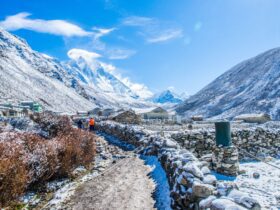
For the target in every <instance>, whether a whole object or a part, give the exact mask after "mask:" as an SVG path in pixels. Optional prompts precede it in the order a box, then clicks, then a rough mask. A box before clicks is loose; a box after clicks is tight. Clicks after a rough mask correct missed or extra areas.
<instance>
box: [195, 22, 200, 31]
mask: <svg viewBox="0 0 280 210" xmlns="http://www.w3.org/2000/svg"><path fill="white" fill-rule="evenodd" d="M201 27H202V22H200V21H198V22H196V23H195V25H194V31H199V30H200V29H201Z"/></svg>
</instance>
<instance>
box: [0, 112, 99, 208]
mask: <svg viewBox="0 0 280 210" xmlns="http://www.w3.org/2000/svg"><path fill="white" fill-rule="evenodd" d="M33 120H34V122H36V123H38V124H39V125H40V127H41V128H42V129H44V130H45V131H46V132H48V133H49V136H48V139H46V138H43V137H41V136H39V135H37V134H34V133H26V132H25V133H18V132H9V133H0V195H1V196H0V207H1V206H4V205H7V204H8V203H9V202H10V201H12V200H14V199H16V198H17V197H18V196H20V195H21V194H22V193H24V191H25V190H26V189H27V188H28V187H31V186H34V185H35V184H38V183H40V184H41V183H44V182H45V181H47V180H49V179H53V178H58V177H62V176H63V177H67V176H70V175H71V172H72V171H73V169H75V168H76V167H77V166H79V165H83V166H85V167H89V166H90V164H91V163H92V161H93V158H94V155H95V136H94V135H93V134H92V133H89V132H86V131H81V130H79V129H75V128H73V127H72V126H71V121H70V120H69V119H68V118H67V117H57V116H54V117H53V118H52V117H51V116H50V115H42V116H41V115H36V117H34V116H33Z"/></svg>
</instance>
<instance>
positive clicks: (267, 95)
mask: <svg viewBox="0 0 280 210" xmlns="http://www.w3.org/2000/svg"><path fill="white" fill-rule="evenodd" d="M279 96H280V48H275V49H272V50H269V51H267V52H264V53H262V54H260V55H258V56H256V57H253V58H251V59H248V60H246V61H244V62H242V63H240V64H238V65H236V66H234V67H233V68H232V69H230V70H228V71H227V72H225V73H224V74H222V75H221V76H219V77H218V78H217V79H215V80H214V81H213V82H211V83H210V84H208V85H207V86H206V87H205V88H203V89H202V90H200V91H199V92H198V93H197V94H195V95H193V96H191V97H190V98H189V99H187V100H186V101H184V102H183V103H182V104H180V105H179V106H178V107H177V108H176V111H177V112H178V113H180V114H183V115H185V116H186V117H189V116H192V115H203V116H204V117H207V118H211V117H212V118H213V117H214V118H232V117H234V116H236V115H239V114H243V113H261V112H265V113H268V114H271V115H272V117H273V119H278V120H279V119H280V98H279Z"/></svg>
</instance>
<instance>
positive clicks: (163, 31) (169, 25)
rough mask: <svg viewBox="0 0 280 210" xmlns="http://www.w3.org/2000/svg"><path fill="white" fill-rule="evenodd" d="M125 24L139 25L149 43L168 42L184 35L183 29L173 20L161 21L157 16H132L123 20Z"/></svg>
mask: <svg viewBox="0 0 280 210" xmlns="http://www.w3.org/2000/svg"><path fill="white" fill-rule="evenodd" d="M121 24H122V25H123V26H130V27H137V28H138V34H141V35H142V36H143V37H144V38H145V40H146V41H147V42H148V43H160V42H166V41H168V40H171V39H175V38H180V37H182V36H183V30H182V29H181V28H179V27H177V26H175V25H176V24H175V23H173V22H166V21H159V20H158V19H156V18H150V17H142V16H130V17H127V18H125V19H123V20H122V22H121Z"/></svg>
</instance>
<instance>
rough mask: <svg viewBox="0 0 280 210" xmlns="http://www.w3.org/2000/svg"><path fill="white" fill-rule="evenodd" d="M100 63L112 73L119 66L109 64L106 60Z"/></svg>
mask: <svg viewBox="0 0 280 210" xmlns="http://www.w3.org/2000/svg"><path fill="white" fill-rule="evenodd" d="M100 65H101V66H102V67H103V68H104V69H105V70H106V71H108V72H110V73H112V72H114V71H115V70H116V69H117V68H116V67H115V66H114V65H112V64H108V63H104V62H100Z"/></svg>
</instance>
